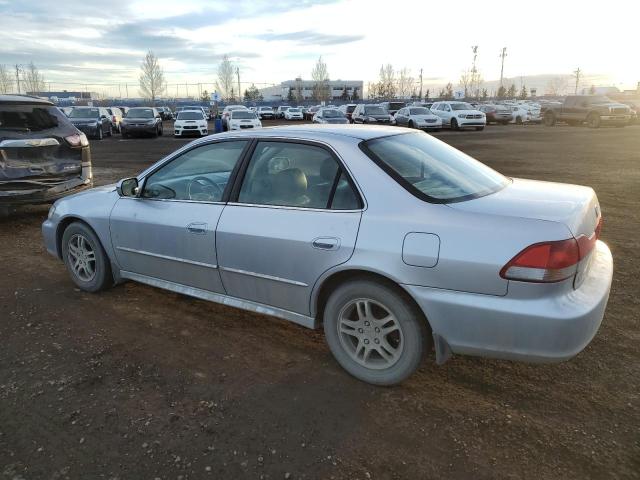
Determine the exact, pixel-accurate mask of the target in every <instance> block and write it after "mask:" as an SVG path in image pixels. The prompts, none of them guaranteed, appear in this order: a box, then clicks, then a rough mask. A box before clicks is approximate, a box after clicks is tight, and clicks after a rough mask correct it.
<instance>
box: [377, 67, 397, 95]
mask: <svg viewBox="0 0 640 480" xmlns="http://www.w3.org/2000/svg"><path fill="white" fill-rule="evenodd" d="M378 96H379V97H382V98H386V99H388V100H390V99H392V98H394V97H395V96H396V72H395V70H394V69H393V65H391V64H390V63H387V64H386V65H382V66H381V67H380V81H379V82H378Z"/></svg>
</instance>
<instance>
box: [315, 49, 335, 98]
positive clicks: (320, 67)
mask: <svg viewBox="0 0 640 480" xmlns="http://www.w3.org/2000/svg"><path fill="white" fill-rule="evenodd" d="M311 80H313V81H314V84H313V97H314V98H315V99H316V100H318V101H320V102H321V101H323V100H328V99H329V97H331V92H330V89H329V70H328V69H327V64H326V63H324V61H323V60H322V57H319V58H318V61H317V62H316V64H315V65H314V67H313V70H311Z"/></svg>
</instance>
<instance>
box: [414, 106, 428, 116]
mask: <svg viewBox="0 0 640 480" xmlns="http://www.w3.org/2000/svg"><path fill="white" fill-rule="evenodd" d="M409 111H410V112H411V115H429V114H430V113H431V111H430V110H428V109H426V108H423V107H418V108H411V109H409Z"/></svg>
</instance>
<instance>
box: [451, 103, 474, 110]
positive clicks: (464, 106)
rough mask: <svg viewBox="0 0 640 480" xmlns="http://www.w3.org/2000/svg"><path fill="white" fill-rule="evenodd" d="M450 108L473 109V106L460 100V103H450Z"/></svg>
mask: <svg viewBox="0 0 640 480" xmlns="http://www.w3.org/2000/svg"><path fill="white" fill-rule="evenodd" d="M451 110H475V108H473V106H471V105H470V104H468V103H465V102H460V103H452V104H451Z"/></svg>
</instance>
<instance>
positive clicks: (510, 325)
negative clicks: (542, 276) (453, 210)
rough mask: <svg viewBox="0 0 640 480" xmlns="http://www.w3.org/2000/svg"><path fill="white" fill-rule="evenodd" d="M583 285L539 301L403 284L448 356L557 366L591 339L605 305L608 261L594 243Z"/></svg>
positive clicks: (609, 272)
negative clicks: (456, 354) (443, 344)
mask: <svg viewBox="0 0 640 480" xmlns="http://www.w3.org/2000/svg"><path fill="white" fill-rule="evenodd" d="M594 254H595V255H594V259H593V263H592V265H591V268H590V270H589V272H588V274H587V277H586V278H585V280H584V282H583V283H582V285H581V286H580V287H579V288H578V289H576V290H571V291H570V292H568V293H564V294H562V295H558V296H551V297H543V298H531V299H523V298H510V297H509V296H508V295H507V296H505V297H497V296H490V295H479V294H473V293H465V292H454V291H450V290H439V289H435V288H427V287H417V286H411V285H404V288H405V289H406V290H407V291H408V292H409V293H410V294H411V295H412V296H413V298H414V299H415V300H416V301H417V302H418V304H419V305H420V307H421V308H422V309H423V311H424V312H425V315H426V317H427V318H428V319H429V323H430V325H431V327H432V329H433V332H434V334H435V335H437V336H438V337H440V338H441V339H442V340H444V341H445V342H446V344H447V345H448V347H449V349H450V350H451V352H453V353H459V354H466V355H478V356H483V357H491V358H502V359H508V360H521V361H528V362H560V361H563V360H568V359H570V358H572V357H574V356H575V355H577V354H578V353H579V352H580V351H582V350H583V349H584V348H585V347H586V346H587V345H588V344H589V342H591V340H592V339H593V337H594V336H595V334H596V332H597V331H598V328H599V327H600V324H601V322H602V318H603V316H604V311H605V308H606V306H607V301H608V299H609V291H610V288H611V279H612V277H613V259H612V257H611V252H610V251H609V248H608V247H607V246H606V245H605V244H604V243H602V242H601V241H598V242H597V246H596V251H595V252H594Z"/></svg>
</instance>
